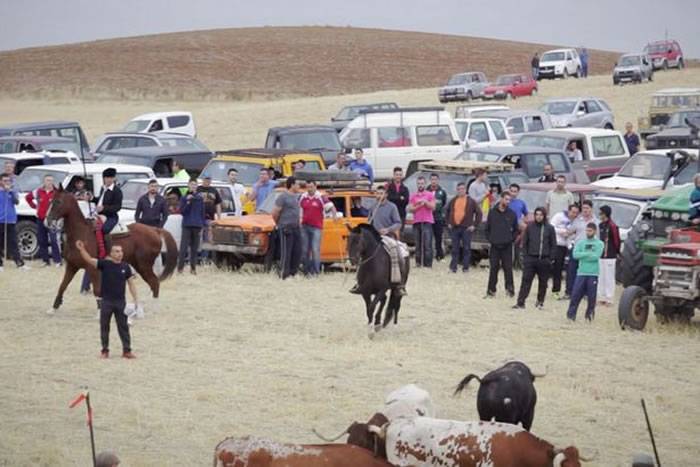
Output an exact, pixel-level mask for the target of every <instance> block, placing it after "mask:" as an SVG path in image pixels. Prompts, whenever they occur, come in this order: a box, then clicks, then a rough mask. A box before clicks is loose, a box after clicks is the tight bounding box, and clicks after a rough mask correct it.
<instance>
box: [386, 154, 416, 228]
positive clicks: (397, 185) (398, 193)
mask: <svg viewBox="0 0 700 467" xmlns="http://www.w3.org/2000/svg"><path fill="white" fill-rule="evenodd" d="M410 196H411V194H410V193H409V191H408V187H406V185H404V183H403V169H402V168H401V167H394V178H393V179H392V180H391V181H390V182H389V183H387V184H386V199H387V200H388V201H391V202H392V203H394V204H395V205H396V209H398V210H399V217H400V218H401V228H402V229H403V225H404V224H405V223H406V206H408V198H409V197H410Z"/></svg>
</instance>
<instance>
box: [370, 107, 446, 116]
mask: <svg viewBox="0 0 700 467" xmlns="http://www.w3.org/2000/svg"><path fill="white" fill-rule="evenodd" d="M443 110H445V108H444V107H439V106H436V107H398V108H396V109H363V110H360V111H359V113H360V114H386V113H397V112H398V113H404V112H442V111H443Z"/></svg>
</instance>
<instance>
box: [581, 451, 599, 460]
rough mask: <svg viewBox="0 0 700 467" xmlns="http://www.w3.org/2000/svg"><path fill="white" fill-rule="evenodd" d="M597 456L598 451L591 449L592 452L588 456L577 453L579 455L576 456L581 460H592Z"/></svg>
mask: <svg viewBox="0 0 700 467" xmlns="http://www.w3.org/2000/svg"><path fill="white" fill-rule="evenodd" d="M597 457H598V451H593V453H592V454H591V455H588V456H584V455H581V454H579V456H578V458H579V460H581V461H583V462H592V461H594V460H596V458H597Z"/></svg>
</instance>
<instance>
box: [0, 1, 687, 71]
mask: <svg viewBox="0 0 700 467" xmlns="http://www.w3.org/2000/svg"><path fill="white" fill-rule="evenodd" d="M0 7H1V8H2V21H1V22H2V27H1V28H0V50H7V49H17V48H23V47H34V46H42V45H53V44H63V43H70V42H82V41H90V40H95V39H106V38H111V37H123V36H134V35H143V34H156V33H160V32H172V31H188V30H195V29H213V28H228V27H248V26H265V25H268V26H298V25H335V26H348V25H350V26H355V27H370V28H386V29H401V30H412V31H427V32H436V33H447V34H458V35H466V36H482V37H495V38H499V39H512V40H516V41H525V42H541V43H552V44H562V45H583V46H586V47H590V48H600V49H608V50H619V51H635V50H639V49H641V48H642V47H643V46H644V44H645V43H646V42H647V41H649V40H654V39H659V38H663V37H664V34H665V33H666V30H668V35H669V37H671V38H675V39H677V40H679V41H680V42H681V45H682V47H683V48H684V51H685V55H686V56H687V57H694V58H700V0H633V1H632V0H628V1H626V0H531V1H523V0H440V1H431V2H427V1H416V0H373V1H365V0H317V1H308V0H288V1H285V0H257V1H250V0H248V1H241V0H229V1H217V0H138V1H136V0H58V1H52V0H0Z"/></svg>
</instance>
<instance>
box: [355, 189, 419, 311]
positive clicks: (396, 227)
mask: <svg viewBox="0 0 700 467" xmlns="http://www.w3.org/2000/svg"><path fill="white" fill-rule="evenodd" d="M376 197H377V204H376V205H375V207H374V209H372V212H371V213H370V215H369V218H368V219H367V222H368V223H369V224H371V225H372V227H374V228H375V229H377V232H379V233H380V235H381V236H382V237H383V238H388V239H390V241H389V242H386V243H384V245H387V243H388V244H389V245H390V246H389V248H388V253H389V257H390V259H391V264H392V269H393V265H395V264H397V265H399V271H400V272H403V270H404V268H405V266H404V265H403V263H404V256H405V255H402V254H401V250H400V249H401V245H400V243H401V242H400V241H399V234H400V232H401V217H400V216H399V210H398V208H397V207H396V205H395V204H394V203H392V202H391V201H389V200H388V199H387V192H386V187H385V186H384V185H380V186H378V187H377V194H376ZM396 276H398V277H396ZM401 276H403V274H391V279H390V280H391V284H392V285H393V286H396V292H397V293H398V295H399V296H400V297H403V296H404V295H406V286H405V285H404V284H403V283H402V277H401ZM350 293H354V294H358V295H359V294H362V292H361V291H360V286H359V284H355V286H354V287H353V288H352V289H350Z"/></svg>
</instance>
